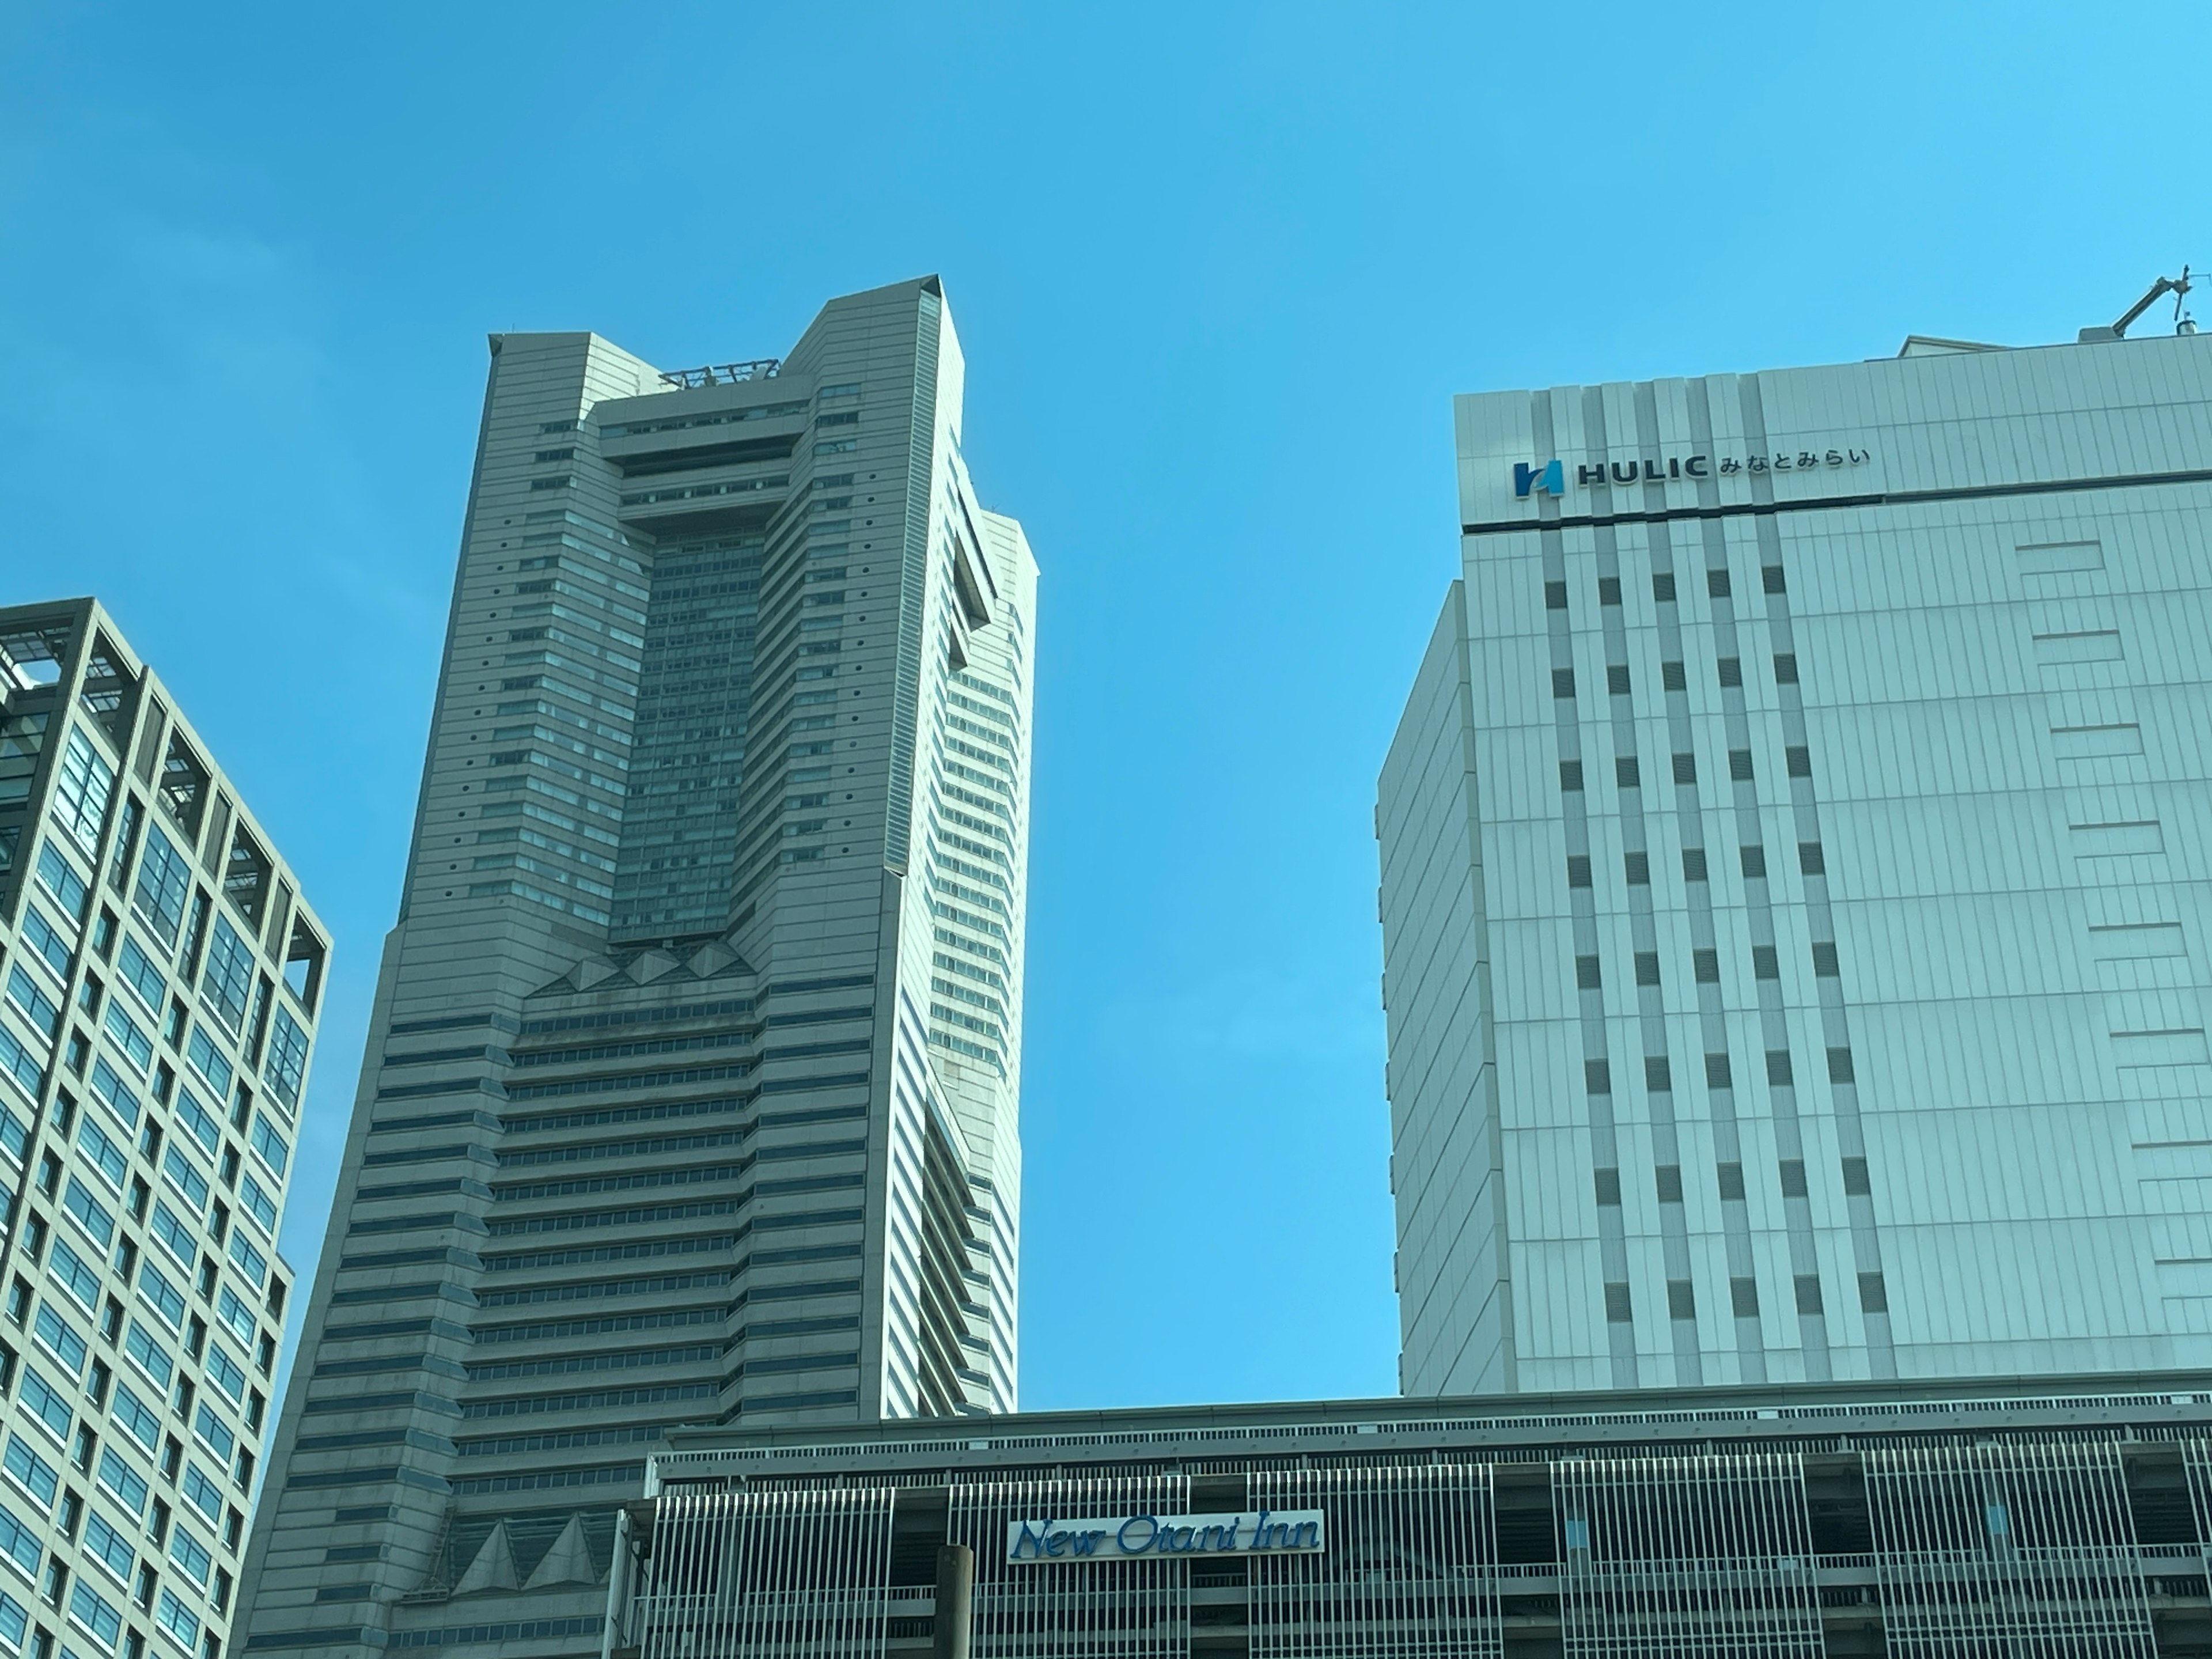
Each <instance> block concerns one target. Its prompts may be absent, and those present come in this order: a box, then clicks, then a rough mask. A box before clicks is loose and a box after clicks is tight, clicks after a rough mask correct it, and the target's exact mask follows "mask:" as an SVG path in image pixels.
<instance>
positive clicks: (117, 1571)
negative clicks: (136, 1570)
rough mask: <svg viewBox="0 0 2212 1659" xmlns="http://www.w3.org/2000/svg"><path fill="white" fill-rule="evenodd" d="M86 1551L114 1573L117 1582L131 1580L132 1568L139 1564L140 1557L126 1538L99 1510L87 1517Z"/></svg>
mask: <svg viewBox="0 0 2212 1659" xmlns="http://www.w3.org/2000/svg"><path fill="white" fill-rule="evenodd" d="M84 1547H85V1553H87V1554H88V1555H90V1556H92V1557H93V1558H94V1559H95V1560H97V1561H98V1562H99V1563H100V1565H102V1566H103V1567H106V1569H107V1570H108V1571H110V1572H112V1573H113V1574H114V1575H115V1577H116V1582H117V1583H124V1584H127V1583H130V1582H131V1568H132V1567H134V1566H136V1565H137V1564H138V1557H137V1553H136V1552H135V1551H133V1550H132V1549H131V1541H130V1540H129V1539H127V1538H125V1536H124V1535H123V1534H121V1533H120V1532H118V1531H117V1530H116V1528H115V1527H114V1526H113V1525H112V1524H111V1523H110V1522H109V1521H108V1519H107V1517H106V1516H104V1515H102V1514H101V1513H100V1511H99V1510H93V1512H92V1513H91V1514H90V1515H88V1516H86V1517H85V1522H84Z"/></svg>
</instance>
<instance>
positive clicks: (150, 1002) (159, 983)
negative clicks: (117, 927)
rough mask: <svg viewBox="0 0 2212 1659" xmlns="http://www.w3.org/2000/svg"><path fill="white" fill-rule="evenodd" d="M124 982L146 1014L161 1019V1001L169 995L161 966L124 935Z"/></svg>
mask: <svg viewBox="0 0 2212 1659" xmlns="http://www.w3.org/2000/svg"><path fill="white" fill-rule="evenodd" d="M121 966H122V969H123V982H124V983H125V985H128V986H129V987H131V994H132V995H133V996H135V997H137V999H138V1000H139V1001H140V1002H141V1003H143V1005H144V1006H145V1009H146V1012H148V1013H149V1014H151V1015H152V1016H153V1017H154V1018H155V1019H159V1018H161V999H162V998H163V997H164V996H165V995H166V994H167V989H166V987H165V985H164V983H163V976H162V973H161V964H160V963H157V962H155V960H154V958H153V957H149V956H148V955H147V954H146V952H145V951H143V949H141V948H140V946H139V944H138V941H137V939H132V938H131V936H130V935H129V934H127V933H126V934H125V935H124V939H123V957H122V963H121Z"/></svg>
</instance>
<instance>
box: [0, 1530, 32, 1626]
mask: <svg viewBox="0 0 2212 1659" xmlns="http://www.w3.org/2000/svg"><path fill="white" fill-rule="evenodd" d="M40 1553H41V1552H40V1545H39V1534H36V1533H34V1532H33V1531H32V1530H31V1529H30V1528H28V1527H27V1526H25V1525H24V1524H23V1522H22V1518H21V1516H18V1515H17V1514H16V1513H15V1510H11V1509H9V1507H8V1506H7V1505H6V1504H0V1556H4V1557H5V1558H6V1559H7V1560H8V1562H9V1565H12V1566H14V1567H15V1570H16V1571H18V1572H20V1573H21V1574H22V1575H23V1577H26V1578H33V1577H36V1576H37V1573H38V1571H39V1560H40ZM15 1635H16V1637H17V1638H18V1639H21V1636H22V1632H21V1630H18V1631H17V1632H15Z"/></svg>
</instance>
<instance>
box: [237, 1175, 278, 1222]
mask: <svg viewBox="0 0 2212 1659" xmlns="http://www.w3.org/2000/svg"><path fill="white" fill-rule="evenodd" d="M238 1200H239V1202H240V1203H241V1204H243V1205H244V1206H246V1214H248V1215H250V1216H252V1218H253V1223H254V1225H256V1226H258V1227H259V1228H260V1229H261V1231H263V1232H264V1233H267V1234H268V1235H269V1236H270V1237H272V1238H273V1237H276V1200H275V1199H273V1198H271V1197H270V1196H269V1194H268V1193H267V1192H266V1191H265V1190H264V1188H263V1187H262V1185H261V1182H259V1180H258V1179H257V1178H256V1177H255V1176H254V1175H253V1173H252V1170H248V1171H247V1172H246V1176H245V1178H244V1179H243V1180H241V1181H240V1182H239V1183H238Z"/></svg>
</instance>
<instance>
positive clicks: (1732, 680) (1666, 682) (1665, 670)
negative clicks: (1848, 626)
mask: <svg viewBox="0 0 2212 1659" xmlns="http://www.w3.org/2000/svg"><path fill="white" fill-rule="evenodd" d="M1714 667H1715V670H1716V672H1717V678H1718V680H1719V683H1720V684H1722V685H1723V687H1727V688H1731V689H1733V688H1735V687H1740V686H1741V685H1742V684H1743V659H1742V658H1741V657H1722V658H1719V659H1717V660H1716V661H1715V664H1714ZM1774 683H1775V684H1777V685H1795V684H1797V653H1796V652H1794V651H1778V652H1776V653H1774ZM1659 684H1660V688H1661V690H1667V691H1686V690H1689V688H1690V671H1689V666H1688V665H1687V664H1686V663H1681V662H1662V663H1661V664H1660V665H1659ZM1605 690H1606V695H1607V696H1613V697H1625V696H1628V695H1629V692H1630V678H1629V672H1628V665H1627V664H1626V663H1625V662H1615V663H1607V665H1606V669H1605ZM1552 695H1553V696H1554V697H1557V698H1560V699H1563V700H1564V699H1565V698H1568V697H1571V696H1574V695H1575V671H1574V670H1573V669H1571V668H1554V669H1553V671H1552Z"/></svg>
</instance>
